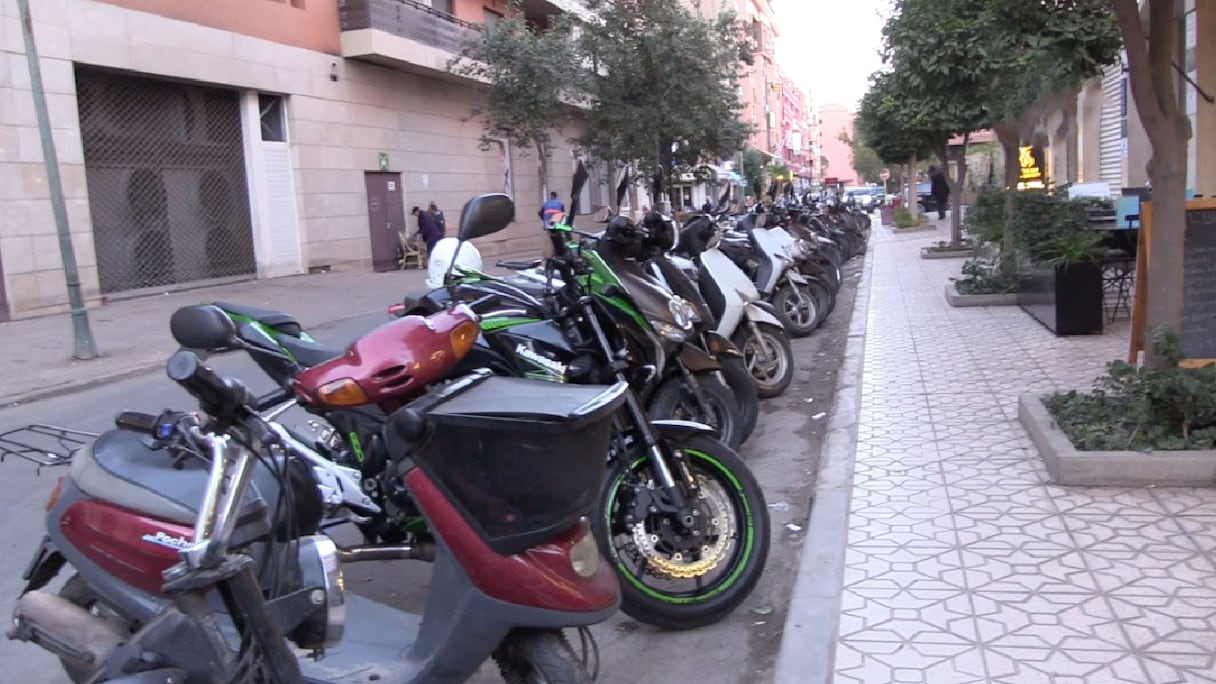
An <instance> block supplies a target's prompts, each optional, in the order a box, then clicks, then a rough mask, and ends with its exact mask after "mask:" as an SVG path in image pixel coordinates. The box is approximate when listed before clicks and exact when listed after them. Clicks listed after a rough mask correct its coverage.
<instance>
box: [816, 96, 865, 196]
mask: <svg viewBox="0 0 1216 684" xmlns="http://www.w3.org/2000/svg"><path fill="white" fill-rule="evenodd" d="M818 114H819V129H820V131H819V145H820V151H819V154H820V155H821V157H822V158H823V159H825V160H826V162H827V163H826V165H822V164H820V165H818V168H817V172H818V174H819V180H820V181H823V179H824V178H836V179H839V180H840V182H842V183H846V184H847V183H852V182H853V180H854V178H855V177H856V176H857V174H856V172H854V171H853V150H852V149H851V148H850V147H849V145H848V143H845V142H844V141H842V140H841V139H840V137H841V134H842V133H843V134H845V135H847V136H848V137H849V138H852V137H853V118H854V117H855V113H854V112H853V109H852V107H850V106H849V105H843V104H825V105H821V106H820V107H819V111H818ZM819 161H820V160H816V162H819Z"/></svg>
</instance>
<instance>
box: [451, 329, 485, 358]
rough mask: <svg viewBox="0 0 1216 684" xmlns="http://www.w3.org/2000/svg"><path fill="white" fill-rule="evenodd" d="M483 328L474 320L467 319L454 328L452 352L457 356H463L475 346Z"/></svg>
mask: <svg viewBox="0 0 1216 684" xmlns="http://www.w3.org/2000/svg"><path fill="white" fill-rule="evenodd" d="M479 334H481V328H480V327H479V326H478V325H477V324H476V323H474V322H473V321H465V322H464V323H461V324H460V325H458V326H456V328H455V329H453V330H452V353H453V354H455V355H456V358H458V359H459V358H462V357H464V355H465V354H468V353H469V350H470V349H472V348H473V343H474V342H476V341H477V336H478V335H479Z"/></svg>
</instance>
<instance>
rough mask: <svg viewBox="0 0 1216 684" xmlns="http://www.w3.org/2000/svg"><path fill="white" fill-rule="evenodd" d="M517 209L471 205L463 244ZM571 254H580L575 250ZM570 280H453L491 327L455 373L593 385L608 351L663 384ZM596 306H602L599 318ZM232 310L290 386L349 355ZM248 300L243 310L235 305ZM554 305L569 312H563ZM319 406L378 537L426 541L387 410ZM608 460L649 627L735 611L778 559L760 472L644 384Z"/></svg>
mask: <svg viewBox="0 0 1216 684" xmlns="http://www.w3.org/2000/svg"><path fill="white" fill-rule="evenodd" d="M513 216H514V209H513V204H512V203H511V201H510V199H509V198H507V197H506V196H505V195H488V196H483V197H479V198H476V199H474V200H472V201H471V202H470V203H469V204H468V205H466V207H465V209H464V211H463V212H462V216H461V227H460V230H459V234H460V236H461V238H462V239H463V240H471V239H473V238H475V237H479V236H482V235H488V234H491V233H493V232H496V231H498V230H502V229H503V228H505V227H506V226H507V225H508V224H509V223H510V221H511V219H512V218H513ZM563 234H564V233H563ZM436 251H438V249H437V250H436ZM584 254H586V255H589V254H590V252H585V253H584ZM456 256H459V255H456ZM567 258H570V259H572V260H574V261H578V260H579V259H578V256H577V253H574V252H572V253H571V254H569V255H567ZM588 258H590V257H589V256H588ZM457 261H459V259H457V258H453V259H451V263H449V268H451V269H452V270H457V269H458V268H460V266H459V264H457V263H456V262H457ZM445 280H446V278H445ZM554 282H557V279H554ZM565 282H566V283H567V284H568V287H567V286H564V289H565V290H566V293H567V296H565V297H563V298H562V302H561V303H560V304H559V302H558V301H557V300H558V297H557V293H553V295H554V296H553V299H552V300H551V301H550V302H549V303H547V304H546V303H544V302H541V301H538V300H536V299H535V298H534V297H532V296H531V295H529V294H527V293H523V292H522V291H516V292H515V294H514V295H511V294H510V293H511V292H512V291H513V290H512V288H511V287H510V286H509V285H507V284H505V283H503V282H502V281H500V280H487V281H484V282H474V281H473V279H471V278H470V279H469V281H468V282H466V283H464V284H461V285H458V286H455V285H454V286H452V288H451V289H455V290H457V292H456V293H455V294H457V295H460V294H461V292H460V291H463V292H465V293H468V294H469V297H468V298H469V299H470V300H471V301H470V304H471V305H472V306H473V308H476V309H479V310H480V312H481V319H480V328H481V332H480V334H479V335H477V336H475V340H474V341H473V343H472V348H471V349H470V351H469V353H468V355H467V356H466V357H464V359H462V360H461V361H460V362H459V364H458V365H457V366H456V367H455V368H453V369H452V370H451V371H450V374H453V375H459V374H462V373H466V372H472V371H475V370H477V369H480V368H489V369H491V370H492V371H493V372H495V373H496V374H499V375H505V376H515V377H525V376H527V377H532V378H537V379H548V380H567V379H569V380H578V381H581V382H593V381H594V380H596V379H599V378H595V379H593V378H591V377H589V376H588V375H587V374H588V373H590V372H591V371H592V369H594V368H596V366H597V364H596V363H595V362H596V360H597V358H598V359H599V360H600V365H599V367H600V368H601V369H602V370H601V371H599V372H600V373H602V374H603V376H602V379H603V380H604V381H605V382H616V381H617V380H619V379H621V378H624V379H626V380H628V379H630V377H629V376H637V377H634V378H633V379H634V380H637V381H639V382H642V381H645V380H646V379H647V378H650V379H651V380H653V377H651V375H652V374H653V373H654V369H653V368H647V367H646V366H645V365H641V366H631V365H630V364H626V363H623V362H622V360H621V358H622V357H620V356H618V350H621V349H623V348H624V346H625V344H626V342H625V341H623V340H621V339H620V338H619V337H618V336H617V333H616V328H615V327H613V328H610V329H608V330H607V331H605V326H602V325H601V324H600V323H599V319H598V318H597V316H598V315H599V314H600V313H601V311H602V309H604V308H608V307H614V308H615V304H613V303H611V302H610V301H609V300H608V299H607V298H606V297H604V298H601V297H588V299H589V300H590V301H583V296H582V295H577V296H576V295H573V294H572V293H573V292H575V291H578V288H579V287H581V286H580V285H579V283H578V282H576V281H565ZM479 291H480V292H484V293H485V294H478V292H479ZM451 294H453V293H449V292H448V288H445V289H440V290H435V291H432V292H431V293H428V295H427V296H426V297H423V298H422V299H419V300H413V301H411V302H410V303H409V313H411V314H423V315H427V314H433V313H435V312H439V311H443V310H445V309H446V308H448V307H449V306H450V305H451V301H452V299H453V297H452V296H450V295H451ZM605 294H607V293H605ZM456 298H457V299H460V298H462V297H460V296H458V297H456ZM665 301H666V300H665ZM584 305H586V306H588V307H591V306H593V307H597V308H599V309H601V311H596V312H595V314H596V317H593V316H588V315H587V313H586V309H585V308H584ZM223 306H225V307H227V308H228V309H229V315H230V316H241V317H243V318H244V320H242V321H241V322H240V323H239V324H238V325H237V329H238V338H239V339H240V340H241V343H242V345H243V348H245V349H246V350H247V351H249V352H250V354H251V356H252V357H253V358H254V359H255V360H256V361H257V362H258V364H259V366H261V367H262V369H263V370H264V371H265V372H266V373H267V374H268V375H269V376H270V377H271V378H274V379H275V380H276V383H279V384H280V385H283V384H287V385H290V383H291V382H292V380H293V378H294V377H295V376H296V375H297V374H299V373H301V372H302V368H303V367H308V366H311V365H316V364H319V363H323V362H326V361H328V360H329V359H332V358H333V357H335V356H339V355H341V354H342V352H341V350H334V349H331V348H326V347H324V346H322V345H319V344H316V343H311V342H306V341H303V340H302V339H301V338H300V337H298V336H296V335H293V334H291V333H292V332H293V331H295V327H296V325H297V324H295V323H294V321H293V320H292V319H291V318H290V316H286V315H284V314H280V313H278V312H266V311H259V310H256V309H250V308H247V307H233V306H232V305H227V304H225V305H223ZM395 308H396V309H397V315H404V314H405V313H406V311H405V306H404V305H397V306H396V307H395ZM237 310H240V311H241V312H243V313H240V314H235V313H233V312H234V311H237ZM553 311H557V312H558V313H559V314H560V315H559V316H556V317H555V316H552V315H550V313H549V312H553ZM593 318H594V320H593ZM413 320H417V318H416V317H413ZM597 329H598V330H599V331H600V332H599V334H598V335H597V334H596V333H595V330H597ZM608 334H612V335H613V338H614V340H615V341H614V342H613V343H609V342H608V340H607V335H608ZM568 335H570V337H568ZM572 340H574V341H573V342H572ZM632 344H633V345H634V346H633V347H632V348H633V349H634V350H635V351H637V353H642V352H644V351H645V348H643V347H641V346H640V342H638V341H636V340H635V341H634V342H633V343H632ZM604 345H606V346H604ZM409 363H410V364H412V363H414V361H410V362H409ZM401 365H409V364H406V363H404V362H403V364H401ZM304 372H307V371H304ZM284 399H285V396H284V393H283V391H282V390H279V391H277V392H272V393H270V395H267V396H265V397H262V398H259V399H258V401H257V402H256V403H257V405H258V406H259V407H261V408H262V409H266V410H271V409H273V407H275V406H277V405H278V404H279V403H281V402H282V401H284ZM309 410H310V411H312V412H313V413H314V414H315V415H317V416H319V417H320V418H322V419H323V420H324V421H325V423H326V425H324V426H321V425H318V426H317V428H318V429H319V431H320V434H319V436H318V437H317V439H316V440H315V441H316V442H317V449H318V450H319V451H321V452H323V453H324V454H325V455H326V456H327V458H330V459H333V460H334V461H336V462H338V463H340V464H342V465H343V466H346V467H350V468H352V469H355V470H356V471H358V472H359V473H360V475H359V479H360V480H361V481H362V482H363V483H364V485H365V486H367V491H366V494H367V496H368V497H369V498H370V499H371V500H372V501H373V502H376V503H377V504H378V505H380V507H381V512H380V513H376V514H366V515H364V516H363V517H364V519H363V520H361V521H358V522H357V524H358V525H359V528H360V530H361V531H362V532H363V534H364V536H365V537H366V538H367V539H369V540H371V541H376V542H380V543H398V542H403V541H405V542H414V541H419V540H421V541H425V540H426V538H427V535H428V531H427V528H426V524H425V520H422V519H420V518H419V517H418V516H417V514H416V512H415V511H413V510H412V509H411V506H412V502H411V501H410V499H409V497H408V496H400V494H401V492H400V488H399V487H397V488H394V487H392V486H387V487H386V486H381V485H380V484H379V482H380V479H379V477H378V475H379V473H381V472H383V470H384V469H385V468H386V457H385V455H384V449H383V445H382V442H381V441H380V440H381V438H380V434H381V432H382V426H383V423H384V420H385V412H384V410H382V409H381V408H380V407H378V406H376V405H368V404H361V403H359V402H358V401H357V398H352V401H350V402H349V403H347V404H345V405H342V406H335V405H329V406H325V407H318V406H310V407H309ZM599 458H600V459H601V464H606V465H607V468H608V473H609V476H608V481H607V484H606V485H605V486H604V488H603V489H602V490H600V491H599V492H598V495H599V496H598V499H597V504H596V505H597V509H596V510H597V512H596V514H595V516H594V517H593V520H592V522H593V530H594V531H595V533H596V536H597V540H598V541H599V543H600V545H601V549H602V550H604V552H605V555H606V557H607V558H609V560H610V562H611V567H612V568H613V570H614V571H615V572H616V573H617V574H618V576H619V577H620V580H621V581H620V584H621V587H622V610H624V611H625V612H626V613H627V614H629V615H631V616H632V617H634V618H635V619H638V620H640V621H642V622H646V623H648V624H654V625H658V626H661V627H667V628H692V627H697V626H701V625H704V624H709V623H712V622H715V621H717V620H719V619H721V617H722V616H724V615H726V614H727V613H729V612H730V611H731V610H733V609H734V608H735V607H736V606H737V605H738V604H739V603H740V602H741V601H743V600H744V599H745V598H746V597H747V596H748V594H749V593H750V592H751V590H752V588H753V587H754V586H755V584H756V582H757V581H759V577H760V575H761V573H762V572H763V569H764V565H765V562H766V560H767V552H768V544H769V536H770V531H769V519H768V512H767V509H766V507H765V505H764V498H763V494H762V492H761V491H760V488H759V485H758V484H757V483H756V481H755V477H754V476H753V475H752V474H751V472H750V471H749V470H748V469H747V467H746V465H744V464H743V462H742V461H741V460H740V459H739V457H738V456H737V455H736V454H735V453H734V451H732V450H731V449H729V448H728V447H726V446H725V445H723V444H722V443H721V442H719V441H718V440H717V439H715V438H714V437H713V432H712V430H711V429H710V428H708V427H706V426H703V425H698V424H695V423H688V422H684V421H670V420H668V421H658V420H656V421H651V420H649V419H648V416H647V415H646V414H645V413H644V412H642V406H641V402H640V401H639V400H638V399H637V397H636V396H634V394H633V393H632V392H631V393H629V394H628V396H627V401H626V405H625V409H623V410H622V411H621V412H620V413H619V415H618V420H617V424H616V427H615V429H614V437H613V443H612V446H611V447H610V448H609V449H606V450H605V451H604V452H601V453H600V454H599ZM369 483H370V484H369ZM389 484H390V485H391V484H392V483H389ZM698 540H704V541H706V542H707V543H705V544H697V543H696V542H697V541H698Z"/></svg>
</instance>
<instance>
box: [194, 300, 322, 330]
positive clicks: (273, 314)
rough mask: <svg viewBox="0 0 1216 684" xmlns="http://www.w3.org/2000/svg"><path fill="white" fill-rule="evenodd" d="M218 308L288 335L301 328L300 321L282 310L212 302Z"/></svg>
mask: <svg viewBox="0 0 1216 684" xmlns="http://www.w3.org/2000/svg"><path fill="white" fill-rule="evenodd" d="M212 303H213V304H215V305H216V306H218V307H219V308H221V309H223V310H224V311H227V312H228V313H230V314H236V315H237V316H244V317H245V318H248V319H250V320H253V321H257V322H258V323H261V324H262V325H265V326H267V327H270V328H274V329H275V330H278V331H280V332H284V333H287V334H288V335H299V334H300V332H301V331H302V330H303V329H302V328H301V327H300V322H299V321H297V320H296V319H295V316H292V315H291V314H287V313H283V312H282V311H270V310H268V309H259V308H257V307H253V306H245V305H243V304H230V303H228V302H212Z"/></svg>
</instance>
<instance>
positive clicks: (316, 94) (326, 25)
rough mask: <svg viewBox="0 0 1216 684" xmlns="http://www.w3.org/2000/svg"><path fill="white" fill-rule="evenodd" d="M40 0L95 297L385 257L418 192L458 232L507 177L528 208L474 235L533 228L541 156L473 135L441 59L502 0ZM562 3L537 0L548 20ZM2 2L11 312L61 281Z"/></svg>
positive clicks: (65, 161)
mask: <svg viewBox="0 0 1216 684" xmlns="http://www.w3.org/2000/svg"><path fill="white" fill-rule="evenodd" d="M31 4H32V5H33V27H34V34H35V37H36V41H37V47H38V50H39V53H40V66H41V72H42V77H43V80H44V84H45V90H46V100H47V104H48V108H49V113H50V119H51V125H52V128H53V132H54V140H55V143H56V148H57V153H58V157H59V163H60V173H61V176H62V179H63V189H64V194H65V196H66V201H67V208H68V215H69V220H70V224H71V230H72V238H73V243H74V250H75V253H76V259H77V262H78V264H79V267H80V275H81V279H82V283H83V288H84V292H85V295H86V297H87V298H88V299H89V301H90V302H97V301H99V300H100V299H101V298H102V297H115V296H125V295H128V294H131V293H139V292H143V291H148V290H149V289H151V290H152V291H157V290H159V291H163V290H164V289H166V288H170V287H179V286H183V285H189V284H198V283H206V282H212V281H215V280H221V279H226V278H251V277H276V276H283V275H290V274H296V273H304V272H308V271H309V270H318V269H370V268H390V267H394V266H395V261H396V260H395V249H396V246H397V245H398V244H399V239H398V237H397V236H398V234H399V233H400V232H401V231H408V232H411V233H412V232H413V230H414V229H415V228H416V225H415V223H414V221H413V219H412V218H411V217H410V216H409V209H410V208H411V207H413V206H416V205H417V206H421V207H423V208H425V207H426V205H427V203H428V202H432V201H434V202H436V203H437V204H438V205H439V207H440V208H441V209H442V210H444V212H445V214H446V216H447V223H448V233H449V235H451V234H454V233H455V230H456V227H457V223H458V220H459V214H460V209H461V207H462V205H463V204H464V202H465V201H467V200H468V199H469V198H471V197H472V196H474V195H477V194H480V193H485V192H504V191H505V192H508V193H510V194H512V195H513V197H514V198H515V199H516V204H517V211H516V216H517V222H516V223H515V224H514V225H513V226H512V227H511V228H510V229H508V230H507V231H505V233H503V234H501V235H496V236H493V238H489V239H487V240H485V241H484V243H479V244H481V249H482V251H483V253H486V254H490V255H492V254H497V253H505V252H512V251H519V250H521V249H532V248H536V247H539V245H540V244H541V243H540V235H539V231H538V230H537V229H538V227H539V226H538V223H537V222H534V221H531V220H530V218H531V217H532V216H535V215H536V213H537V211H538V207H539V203H540V200H539V196H540V188H539V185H538V180H537V174H536V172H535V170H536V160H535V159H534V158H531V157H529V156H528V155H527V154H526V152H524V151H519V150H514V149H511V146H510V144H509V143H507V142H505V141H503V142H501V143H500V144H499V145H498V146H497V148H496V149H491V150H488V151H487V150H482V149H480V147H479V143H478V138H479V136H480V132H481V131H480V124H479V123H478V122H476V121H468V120H466V119H467V118H468V112H469V110H470V108H471V107H472V106H473V104H474V97H475V91H474V88H473V84H472V83H470V82H467V81H462V80H460V79H457V78H456V77H454V76H452V75H451V74H449V73H447V68H446V65H447V63H448V60H449V59H451V58H452V57H453V56H454V55H455V54H456V52H457V51H458V50H459V45H460V42H461V41H462V40H463V39H464V37H465V36H466V35H469V34H470V33H471V32H472V31H475V30H476V29H477V26H478V24H480V23H482V22H485V21H493V20H494V18H495V17H496V16H501V14H502V13H504V12H505V11H506V2H505V0H431V1H430V2H429V3H428V2H418V1H416V0H208V1H207V2H170V1H169V0H37V1H36V2H33V3H31ZM567 5H570V6H569V7H568V6H567ZM570 9H577V6H576V3H573V2H572V0H560V1H559V0H555V1H553V2H550V1H541V0H533V1H530V2H529V3H527V4H526V5H525V10H526V11H527V12H528V13H530V15H531V14H532V13H534V14H535V15H536V16H537V17H539V18H541V19H542V20H543V17H544V16H545V15H546V14H552V13H556V12H561V11H566V10H570ZM0 20H2V22H3V24H2V26H0V28H2V29H3V30H2V32H0V57H3V60H2V61H0V273H2V277H0V319H3V318H6V317H26V316H32V315H39V314H45V313H52V312H55V311H61V310H63V309H64V308H65V307H66V303H67V295H66V288H65V285H64V272H63V268H62V263H61V259H60V254H59V249H58V243H57V238H56V232H55V223H54V221H53V218H52V213H51V205H50V201H49V194H48V187H47V180H46V170H45V167H44V164H43V157H42V151H41V147H40V144H39V135H38V130H37V127H36V119H35V117H34V106H33V98H32V94H31V87H30V79H29V72H28V67H27V60H26V54H25V47H24V43H23V40H22V34H21V29H20V24H19V23H18V17H17V3H16V0H0ZM565 133H566V134H564V135H560V136H557V139H559V140H565V139H566V138H568V137H571V135H572V133H573V132H572V131H569V132H565ZM563 145H564V143H563ZM573 155H574V152H573V150H571V149H569V148H568V147H564V146H563V147H560V148H559V149H558V150H557V152H556V153H555V155H554V158H553V160H551V162H550V184H551V185H552V186H554V187H557V188H560V187H563V186H567V187H568V184H569V179H570V174H571V171H572V167H573Z"/></svg>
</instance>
